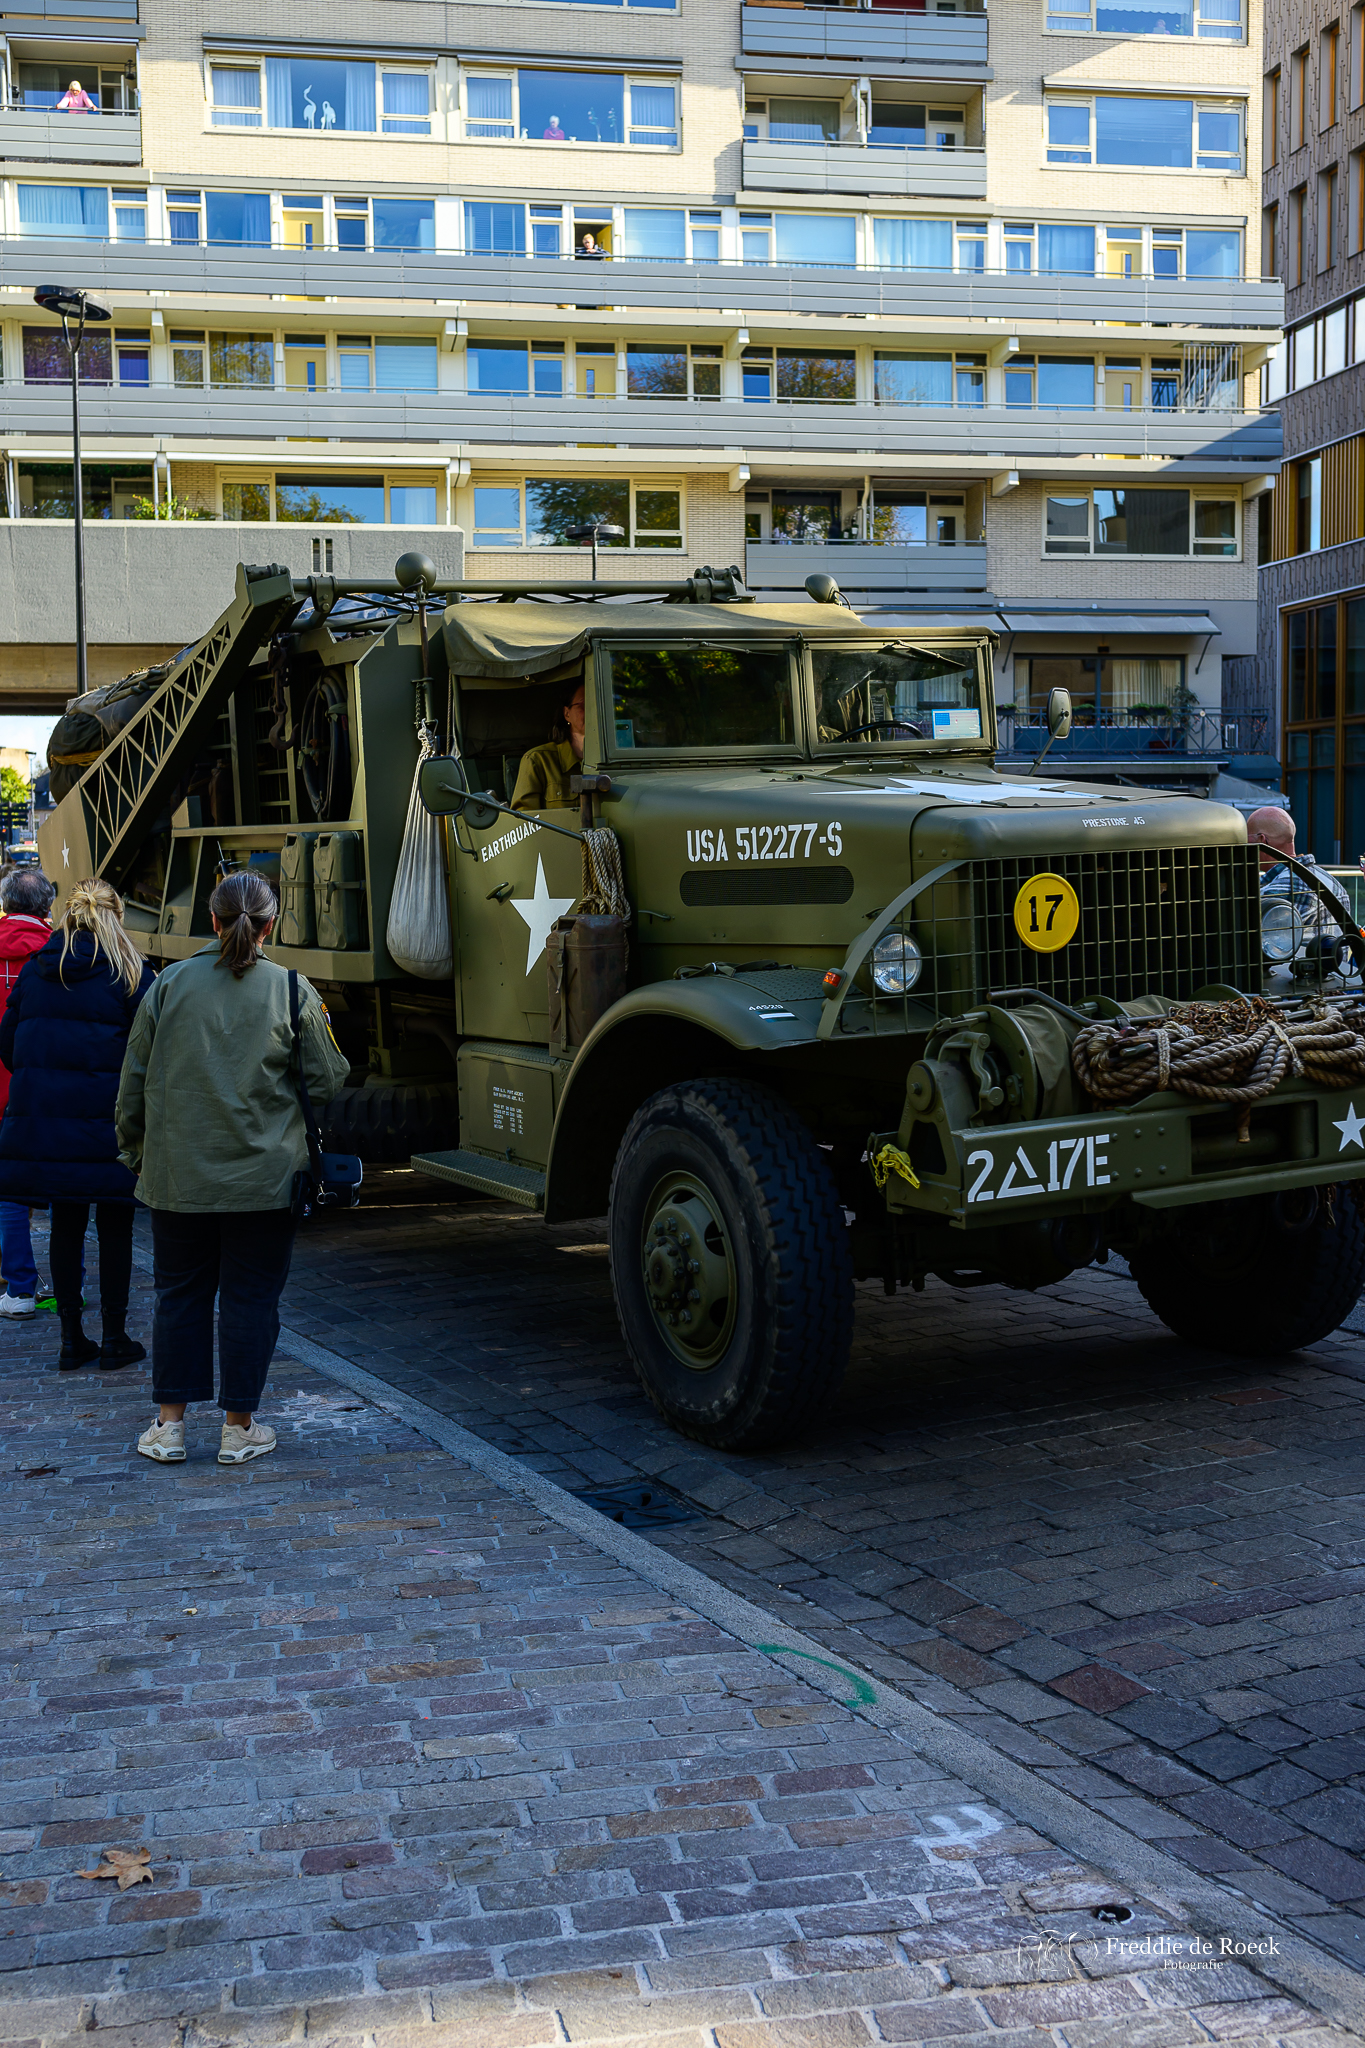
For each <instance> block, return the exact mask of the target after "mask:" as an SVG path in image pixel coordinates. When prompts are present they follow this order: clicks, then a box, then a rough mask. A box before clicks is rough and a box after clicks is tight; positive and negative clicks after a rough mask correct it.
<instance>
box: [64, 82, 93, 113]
mask: <svg viewBox="0 0 1365 2048" xmlns="http://www.w3.org/2000/svg"><path fill="white" fill-rule="evenodd" d="M57 112H58V113H59V114H97V113H98V112H99V108H98V107H97V106H96V105H95V102H94V101H93V100H92V99H91V97H90V95H89V93H88V92H86V90H85V88H84V87H83V86H82V84H81V82H80V80H79V78H73V79H72V81H71V83H70V85H69V86H68V87H67V88H66V91H65V92H64V93H63V94H62V96H61V98H60V99H59V100H58V102H57Z"/></svg>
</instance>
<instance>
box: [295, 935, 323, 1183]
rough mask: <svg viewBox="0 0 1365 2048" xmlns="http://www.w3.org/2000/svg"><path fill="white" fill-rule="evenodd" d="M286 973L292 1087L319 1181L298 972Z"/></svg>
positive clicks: (317, 1143)
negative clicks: (293, 1070)
mask: <svg viewBox="0 0 1365 2048" xmlns="http://www.w3.org/2000/svg"><path fill="white" fill-rule="evenodd" d="M288 971H289V1028H290V1030H291V1031H292V1033H293V1035H294V1058H295V1061H296V1062H297V1067H298V1072H297V1075H296V1078H295V1083H294V1086H295V1091H296V1093H297V1095H298V1098H299V1107H300V1109H301V1110H302V1111H303V1127H304V1130H305V1131H306V1132H307V1134H308V1158H309V1162H310V1164H311V1166H312V1168H313V1172H314V1173H315V1174H316V1175H317V1176H318V1178H319V1179H321V1177H322V1137H321V1134H320V1132H319V1130H318V1120H317V1118H316V1117H315V1116H314V1114H313V1104H312V1101H311V1100H310V1098H309V1094H308V1081H307V1078H306V1076H305V1074H304V1071H303V1032H302V1029H301V1027H300V1024H299V971H298V969H297V967H291V968H290V969H289V970H288Z"/></svg>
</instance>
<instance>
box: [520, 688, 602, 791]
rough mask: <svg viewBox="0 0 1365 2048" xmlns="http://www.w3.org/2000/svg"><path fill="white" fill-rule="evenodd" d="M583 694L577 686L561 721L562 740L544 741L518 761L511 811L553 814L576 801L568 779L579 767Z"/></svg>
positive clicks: (581, 764) (582, 724)
mask: <svg viewBox="0 0 1365 2048" xmlns="http://www.w3.org/2000/svg"><path fill="white" fill-rule="evenodd" d="M583 705H584V693H583V685H582V683H580V684H579V685H578V688H577V689H576V690H575V691H574V693H573V695H572V697H571V698H570V699H569V701H568V703H567V704H566V705H565V706H564V709H563V712H562V714H561V715H562V717H563V720H564V723H565V725H566V726H567V727H568V728H569V737H568V738H567V739H566V740H547V741H546V742H545V744H544V745H543V746H539V747H532V749H531V751H530V753H529V754H523V755H522V757H521V768H520V770H519V771H518V774H517V786H516V788H515V789H514V790H513V792H512V809H513V810H514V811H555V810H562V809H564V808H566V807H567V806H569V805H570V804H573V803H575V802H576V801H577V799H576V798H575V797H574V796H572V795H571V793H570V790H569V777H570V776H571V775H574V774H576V773H577V771H578V770H579V769H580V768H581V767H582V766H583V727H584V710H583Z"/></svg>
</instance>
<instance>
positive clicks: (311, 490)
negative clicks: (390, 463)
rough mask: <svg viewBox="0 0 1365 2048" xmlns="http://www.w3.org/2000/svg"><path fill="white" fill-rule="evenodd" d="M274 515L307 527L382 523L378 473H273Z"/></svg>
mask: <svg viewBox="0 0 1365 2048" xmlns="http://www.w3.org/2000/svg"><path fill="white" fill-rule="evenodd" d="M275 517H276V519H277V520H282V521H285V522H288V523H290V524H299V525H307V526H382V525H383V524H384V479H383V477H382V476H380V477H374V476H332V475H322V476H309V475H303V474H297V473H289V474H283V473H281V474H277V475H276V478H275Z"/></svg>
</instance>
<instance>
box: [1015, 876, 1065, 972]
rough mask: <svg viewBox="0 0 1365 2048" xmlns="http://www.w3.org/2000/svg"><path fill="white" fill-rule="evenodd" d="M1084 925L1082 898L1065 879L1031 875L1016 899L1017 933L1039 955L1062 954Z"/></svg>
mask: <svg viewBox="0 0 1365 2048" xmlns="http://www.w3.org/2000/svg"><path fill="white" fill-rule="evenodd" d="M1080 921H1081V903H1080V898H1079V897H1078V896H1077V894H1076V891H1075V890H1074V889H1073V888H1072V886H1071V884H1070V882H1068V881H1065V880H1064V879H1063V878H1062V876H1061V875H1030V876H1029V879H1028V880H1027V881H1026V882H1025V884H1024V886H1023V888H1022V889H1021V890H1020V891H1019V894H1018V895H1017V896H1016V897H1015V899H1014V929H1015V930H1016V931H1017V932H1018V934H1019V936H1020V938H1021V939H1022V940H1023V942H1024V944H1025V945H1026V946H1028V947H1029V948H1031V950H1032V951H1033V952H1035V953H1057V952H1060V951H1061V949H1062V947H1063V946H1065V945H1066V944H1067V943H1068V941H1069V940H1071V939H1074V938H1075V936H1076V927H1077V926H1078V925H1079V924H1080Z"/></svg>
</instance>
